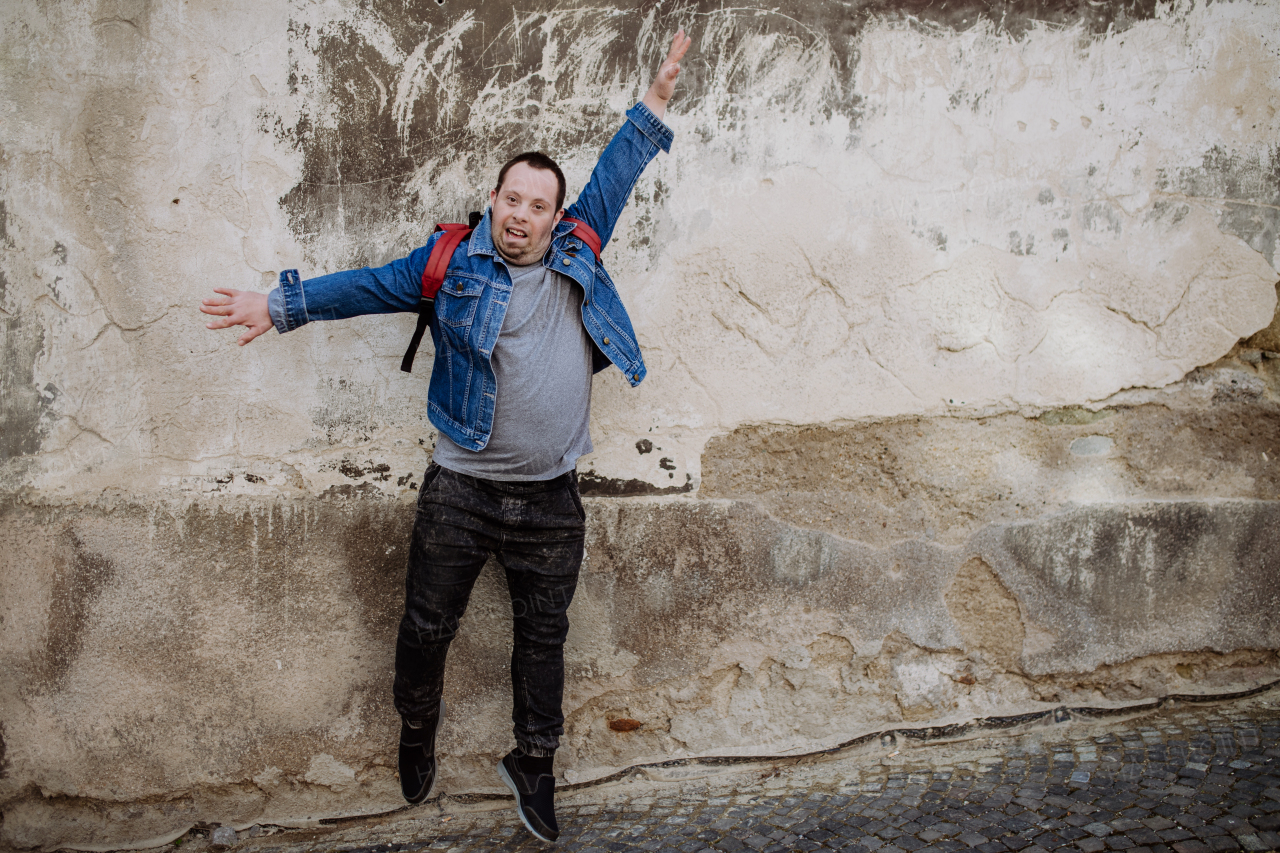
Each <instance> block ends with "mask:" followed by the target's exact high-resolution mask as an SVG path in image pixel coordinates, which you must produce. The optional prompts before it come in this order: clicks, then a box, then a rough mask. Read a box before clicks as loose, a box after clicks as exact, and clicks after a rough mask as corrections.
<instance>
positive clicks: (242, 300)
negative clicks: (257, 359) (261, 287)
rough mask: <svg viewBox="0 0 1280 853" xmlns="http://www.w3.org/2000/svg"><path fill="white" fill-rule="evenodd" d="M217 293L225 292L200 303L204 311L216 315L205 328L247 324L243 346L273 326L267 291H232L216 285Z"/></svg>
mask: <svg viewBox="0 0 1280 853" xmlns="http://www.w3.org/2000/svg"><path fill="white" fill-rule="evenodd" d="M213 292H214V293H221V294H222V296H213V297H210V298H208V299H204V300H201V302H200V310H201V311H203V312H204V313H206V314H212V315H213V316H214V317H215V318H216V319H214V320H212V321H211V322H209V323H206V324H205V328H207V329H226V328H230V327H231V326H244V327H245V332H244V334H242V335H241V336H240V339H239V340H238V341H236V343H238V344H240V346H244V345H245V344H247V343H249V341H251V340H253V339H254V338H256V337H257V336H258V335H260V334H262V333H263V332H265V331H267V329H270V328H273V325H274V324H272V322H271V312H270V311H268V310H267V295H266V294H265V293H254V292H253V291H250V290H232V289H231V288H229V287H215V288H214V289H213Z"/></svg>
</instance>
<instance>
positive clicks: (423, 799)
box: [402, 699, 444, 806]
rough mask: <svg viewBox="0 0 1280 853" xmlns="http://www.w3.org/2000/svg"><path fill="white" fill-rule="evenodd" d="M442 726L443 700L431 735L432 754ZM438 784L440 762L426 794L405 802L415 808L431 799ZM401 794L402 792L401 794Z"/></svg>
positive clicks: (437, 763)
mask: <svg viewBox="0 0 1280 853" xmlns="http://www.w3.org/2000/svg"><path fill="white" fill-rule="evenodd" d="M443 725H444V700H443V699H441V700H440V717H439V719H437V720H436V730H435V732H434V733H433V734H432V735H431V744H432V747H433V749H432V752H434V751H435V750H434V746H435V744H436V743H437V742H438V741H439V740H440V727H441V726H443ZM438 784H440V762H439V761H437V762H436V772H435V773H434V774H433V775H432V777H431V787H430V788H428V789H427V792H426V793H425V794H423V795H422V796H421V797H419V798H418V799H416V800H406V802H408V803H409V804H410V805H413V806H417V805H421V804H422V803H425V802H426V801H427V800H429V799H431V795H432V794H434V793H435V792H436V785H438ZM402 793H403V792H402Z"/></svg>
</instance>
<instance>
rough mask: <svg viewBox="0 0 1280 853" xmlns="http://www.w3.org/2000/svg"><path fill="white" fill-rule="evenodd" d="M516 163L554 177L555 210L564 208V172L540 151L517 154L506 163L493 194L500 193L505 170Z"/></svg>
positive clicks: (504, 178) (505, 177)
mask: <svg viewBox="0 0 1280 853" xmlns="http://www.w3.org/2000/svg"><path fill="white" fill-rule="evenodd" d="M516 163H528V164H529V166H530V167H531V168H534V169H542V170H544V171H547V172H550V173H551V174H553V175H555V176H556V184H557V185H558V187H559V190H558V193H557V195H556V210H557V211H558V210H560V209H561V208H562V207H564V172H562V171H560V167H559V166H557V165H556V161H555V160H552V159H551V158H550V157H548V156H547V155H546V154H543V153H542V152H541V151H526V152H524V153H523V154H517V155H516V156H514V157H512V158H511V159H510V160H508V161H507V165H505V166H503V167H502V171H500V172H498V185H497V186H496V187H494V188H493V191H494V192H502V182H503V181H505V180H506V179H507V170H508V169H510V168H511V167H512V166H514V165H515V164H516Z"/></svg>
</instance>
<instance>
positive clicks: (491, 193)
mask: <svg viewBox="0 0 1280 853" xmlns="http://www.w3.org/2000/svg"><path fill="white" fill-rule="evenodd" d="M497 200H498V191H497V190H489V206H490V207H493V203H494V202H495V201H497Z"/></svg>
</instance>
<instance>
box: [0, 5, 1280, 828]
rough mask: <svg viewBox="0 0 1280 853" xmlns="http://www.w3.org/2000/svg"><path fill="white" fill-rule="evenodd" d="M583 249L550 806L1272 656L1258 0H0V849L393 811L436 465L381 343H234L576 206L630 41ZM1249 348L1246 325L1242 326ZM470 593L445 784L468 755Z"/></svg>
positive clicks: (1266, 19) (503, 614) (497, 614)
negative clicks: (643, 162) (577, 495)
mask: <svg viewBox="0 0 1280 853" xmlns="http://www.w3.org/2000/svg"><path fill="white" fill-rule="evenodd" d="M679 25H683V26H686V27H688V28H689V29H690V30H691V32H692V34H693V35H694V36H695V44H694V49H693V53H692V56H691V57H690V59H689V60H688V61H687V62H686V63H685V72H684V76H683V77H682V89H681V92H680V95H679V98H678V100H677V101H675V102H674V103H673V106H672V111H671V113H670V115H669V121H670V123H671V125H672V127H673V128H674V130H675V131H676V145H675V148H674V149H673V151H672V153H671V155H669V156H662V157H660V158H659V159H658V160H657V161H655V163H654V164H653V166H651V167H650V169H649V171H648V172H647V173H646V175H645V176H644V178H643V179H642V180H641V181H640V183H639V184H638V186H637V188H636V192H635V198H634V201H633V203H632V205H631V206H630V207H629V209H628V211H627V213H626V215H625V217H624V220H623V222H622V224H621V225H620V227H619V229H618V231H617V233H616V237H615V240H614V242H613V243H612V244H611V245H610V246H609V247H608V249H607V250H606V252H605V258H606V261H607V262H608V264H609V266H610V269H611V270H612V271H613V274H614V278H615V279H616V280H617V281H618V282H619V285H620V288H621V289H622V291H623V294H624V297H625V298H626V300H627V302H628V305H629V306H630V308H631V311H632V315H633V318H634V319H635V321H636V326H637V330H638V333H639V335H640V338H641V343H642V345H643V346H644V349H645V352H646V357H647V359H648V361H649V365H650V376H649V378H648V380H647V381H646V382H645V383H644V385H643V386H641V388H639V389H635V390H633V389H629V388H627V387H626V385H625V383H624V382H622V381H620V377H619V376H617V375H616V373H605V374H601V375H600V376H599V377H597V379H596V383H595V389H594V391H595V408H594V420H593V426H592V429H593V435H594V438H595V443H596V448H597V449H596V452H595V453H594V454H593V455H592V456H591V457H589V458H587V459H584V460H583V461H582V463H581V464H580V470H581V471H582V472H583V483H584V491H586V492H588V493H590V494H594V495H596V497H593V498H591V499H589V500H588V505H589V514H590V539H589V547H588V559H587V563H586V567H585V569H584V574H583V580H582V585H581V588H580V592H579V595H578V598H577V599H576V600H575V603H574V605H573V617H574V628H573V633H572V634H571V637H570V643H569V650H568V654H569V656H570V680H569V685H568V697H567V704H566V710H567V712H568V717H569V718H568V722H567V736H566V742H565V748H564V749H563V750H562V752H561V755H560V759H559V761H558V767H559V769H560V771H561V772H562V774H563V776H564V779H565V781H567V782H582V781H588V780H590V779H593V778H598V777H600V776H602V775H605V774H608V773H610V772H612V771H613V770H615V769H617V768H619V767H624V766H628V765H631V764H635V763H638V762H644V761H651V760H659V759H664V758H669V757H673V756H681V757H687V756H697V755H709V754H726V753H744V752H745V753H776V752H780V751H786V750H800V751H803V750H808V749H814V748H818V747H822V746H827V745H830V744H832V743H836V742H839V741H842V740H845V739H847V738H849V737H851V736H853V735H856V734H859V733H862V732H865V731H871V730H875V729H877V728H881V727H885V726H891V725H894V724H898V723H902V722H904V721H913V722H914V721H936V722H944V721H950V720H957V719H968V718H971V717H974V716H982V715H990V714H1006V713H1015V712H1018V711H1020V710H1025V709H1029V708H1039V707H1044V706H1045V703H1061V702H1075V703H1086V704H1100V703H1101V704H1105V703H1110V702H1120V701H1127V700H1132V699H1138V698H1143V697H1150V696H1156V695H1164V694H1168V693H1178V692H1184V693H1185V692H1213V691H1218V690H1228V689H1238V688H1241V687H1246V686H1250V685H1253V684H1257V683H1260V682H1262V681H1265V680H1268V679H1271V678H1274V677H1276V675H1277V671H1278V670H1280V661H1278V660H1277V655H1276V649H1277V648H1280V622H1278V620H1277V616H1276V615H1275V614H1276V613H1277V612H1280V565H1278V564H1277V557H1276V556H1275V554H1276V553H1277V547H1278V546H1280V542H1277V541H1276V537H1277V535H1280V533H1278V531H1280V523H1278V522H1280V518H1277V513H1278V512H1280V510H1278V509H1277V507H1280V469H1278V468H1277V466H1276V463H1275V460H1276V456H1277V454H1280V417H1278V415H1280V411H1278V407H1280V360H1276V359H1274V358H1272V357H1271V354H1273V353H1277V352H1280V325H1277V324H1278V323H1280V319H1277V314H1276V298H1277V296H1276V294H1277V290H1276V279H1277V274H1276V268H1275V264H1276V256H1277V251H1278V250H1280V242H1278V240H1280V238H1278V234H1280V147H1277V146H1276V142H1275V140H1276V139H1278V138H1280V117H1278V116H1277V114H1276V113H1277V108H1280V8H1277V7H1276V6H1275V5H1274V4H1271V3H1267V2H1262V0H1254V2H1233V3H1211V4H1203V5H1201V4H1174V5H1164V4H1154V5H1153V4H1149V3H1145V2H1127V3H1116V4H1102V5H1094V4H1088V3H1079V4H1077V3H1070V2H1069V3H1051V2H1008V3H999V4H992V3H988V2H972V3H955V2H949V3H945V4H940V3H929V2H915V3H892V2H887V0H885V2H878V3H863V4H848V3H836V2H824V0H818V2H806V3H790V4H786V3H784V4H778V5H760V4H755V5H751V4H748V5H746V6H743V5H739V6H736V7H734V8H733V9H725V8H722V7H720V6H718V5H715V4H710V3H682V4H675V5H660V6H654V5H652V4H646V3H638V2H634V3H633V2H629V0H628V2H624V3H622V4H621V5H617V6H615V7H599V6H589V5H581V4H579V5H565V4H563V3H557V4H551V3H535V4H534V5H533V6H527V7H521V8H520V9H513V8H512V7H511V6H510V5H509V4H507V5H500V4H496V3H486V4H470V5H467V4H462V3H458V2H454V0H445V2H444V3H440V2H438V0H422V2H412V0H411V1H410V2H403V0H397V2H395V3H390V2H381V0H372V2H362V3H356V2H345V1H344V0H328V2H317V3H302V2H293V3H288V2H283V0H282V1H281V2H271V3H237V2H225V3H218V4H211V3H179V2H171V0H154V2H149V0H98V1H97V2H67V3H57V4H45V3H38V2H35V0H31V2H20V3H14V4H9V5H8V6H6V7H5V8H4V10H3V11H0V92H3V98H2V99H0V109H2V110H3V121H2V122H0V341H2V342H3V347H2V349H0V351H2V352H3V360H2V362H0V395H2V399H0V490H2V491H3V502H2V503H0V507H2V509H0V542H2V543H3V544H2V546H0V667H3V673H4V677H3V678H2V679H0V812H2V813H3V825H2V826H0V838H2V839H3V840H4V842H5V843H8V844H12V845H17V846H21V847H29V846H46V847H52V846H57V845H60V844H61V845H72V846H80V847H93V846H95V845H98V846H105V847H110V846H112V845H114V844H120V843H125V842H129V843H137V842H140V841H142V840H145V839H162V838H165V837H170V836H172V835H174V834H176V833H178V832H181V831H183V830H184V829H185V828H186V827H188V826H190V825H191V824H192V823H193V822H195V821H199V820H207V821H213V820H220V821H228V822H238V823H244V824H247V823H252V822H263V821H276V822H283V821H293V822H304V821H307V820H313V819H318V818H320V817H327V816H333V815H338V814H351V813H359V812H368V811H378V810H383V809H388V808H393V807H396V805H397V804H398V803H399V800H398V794H397V790H396V784H395V779H394V768H393V766H392V764H391V755H392V752H391V748H392V744H393V741H394V736H395V718H394V712H393V711H392V709H391V708H390V703H389V696H388V692H389V685H390V667H391V658H392V655H391V642H392V636H393V632H394V626H395V623H396V621H397V618H398V613H397V610H398V607H399V601H398V599H399V594H400V586H401V583H402V572H403V564H404V546H405V543H406V542H407V530H408V526H409V524H410V522H411V518H412V500H413V497H414V495H415V489H416V486H417V483H418V482H419V481H420V476H421V471H422V469H423V467H424V466H425V464H426V461H427V459H428V458H429V452H430V448H431V446H432V443H433V437H434V436H433V432H432V430H431V427H430V425H429V423H428V422H427V419H426V417H425V407H424V402H425V394H426V381H425V380H426V372H425V371H420V372H419V374H416V375H413V376H408V375H405V374H402V373H400V372H399V370H398V364H399V357H400V354H401V352H402V350H403V346H404V344H405V342H406V340H407V338H408V335H409V332H410V330H411V328H412V319H411V318H407V317H380V318H362V319H359V320H355V321H349V322H346V323H342V324H321V323H317V324H313V325H311V326H308V327H305V328H303V329H302V330H299V331H297V332H295V333H292V334H290V335H287V336H277V335H275V334H274V333H271V334H269V335H268V336H266V337H263V338H261V339H259V340H258V341H256V342H255V343H254V344H253V345H252V346H250V347H247V348H244V349H239V348H236V347H235V346H234V344H233V343H232V338H231V335H230V333H213V332H208V331H206V330H205V329H204V328H203V322H202V319H203V318H202V315H199V314H198V313H197V312H196V311H195V305H196V304H197V302H198V300H199V299H200V298H201V297H202V296H204V295H207V294H208V292H209V290H210V289H211V288H212V287H214V286H217V285H229V286H233V287H243V288H259V289H263V290H265V289H267V288H269V287H270V286H272V283H273V281H274V279H275V277H276V274H277V273H278V271H279V270H281V269H283V268H288V267H298V268H300V269H301V270H302V272H303V275H304V276H306V275H311V274H316V273H320V272H326V271H331V270H336V269H341V268H346V267H349V266H352V265H359V264H365V263H368V264H377V263H382V262H384V261H386V260H388V259H391V258H393V257H396V256H398V255H400V254H401V253H403V252H405V251H407V250H408V249H410V248H412V247H413V246H416V245H418V244H420V243H421V241H422V240H423V239H424V238H425V236H426V234H427V233H429V231H430V229H431V225H432V223H434V222H435V221H440V220H456V219H459V218H462V217H463V216H464V215H465V213H466V212H467V211H468V210H470V209H475V208H477V207H479V206H480V205H481V204H482V203H483V200H484V198H485V194H486V192H487V190H488V188H489V184H490V182H491V181H492V179H493V177H494V175H495V173H496V170H497V167H498V166H499V165H500V164H501V162H502V161H503V160H505V159H506V158H507V157H508V156H510V155H511V154H513V153H516V152H518V151H520V150H524V149H527V148H542V149H544V150H547V151H549V152H550V153H552V154H554V155H555V156H557V157H558V158H559V159H560V161H561V163H562V164H563V165H564V167H565V170H566V172H567V174H568V176H569V180H570V184H571V192H572V191H573V190H574V189H576V188H577V187H580V186H581V184H582V183H583V182H584V181H585V179H586V176H587V174H588V173H589V170H590V168H591V165H592V163H593V161H594V158H595V156H596V155H597V153H598V151H599V150H600V148H601V147H602V146H603V144H604V143H605V141H606V140H607V139H608V136H609V134H610V133H611V131H612V129H613V127H614V126H615V125H616V123H617V122H618V120H619V118H620V115H621V112H622V111H623V110H624V109H625V108H626V107H627V106H628V105H629V104H630V103H632V102H633V101H634V99H635V98H636V97H637V96H638V95H639V94H640V93H641V92H642V90H643V88H644V86H645V85H647V82H648V79H649V76H650V75H651V74H652V71H653V69H654V67H655V66H656V63H657V61H658V59H659V58H660V56H661V53H662V48H663V45H664V43H665V41H666V39H667V38H669V35H670V32H671V31H672V30H673V29H675V27H677V26H679ZM1242 339H1243V340H1242ZM508 606H509V605H508V604H507V602H506V600H505V591H504V590H503V589H502V587H501V585H500V583H499V582H497V581H496V580H495V579H494V578H493V577H486V579H485V580H484V581H483V582H482V584H481V587H480V588H479V589H478V591H477V594H476V599H475V601H474V602H473V605H472V609H471V611H470V613H469V615H468V617H467V620H466V624H465V626H464V629H463V633H462V635H461V637H460V639H459V640H458V642H457V644H456V646H455V651H454V653H453V655H452V657H451V663H450V666H451V667H452V668H453V670H452V673H451V674H452V677H451V679H450V682H449V684H450V686H449V699H450V706H451V708H453V709H454V710H453V712H452V715H451V718H450V720H449V721H448V722H447V723H446V726H445V729H444V734H443V743H442V752H443V755H444V764H443V768H444V773H445V776H444V780H443V782H444V788H445V790H446V791H447V792H449V793H455V794H456V793H462V792H475V791H485V790H491V789H496V788H497V786H496V777H493V776H492V771H491V769H490V764H491V761H492V759H493V758H494V757H496V756H497V755H500V754H501V753H502V752H503V751H505V749H506V748H507V747H508V738H509V732H508V730H509V722H507V719H506V718H507V710H506V709H507V707H508V701H509V700H508V687H507V685H506V677H507V676H506V665H507V664H506V661H507V657H508V651H507V646H506V637H507V636H509V624H508V619H509V616H507V613H508V612H509V611H508Z"/></svg>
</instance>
